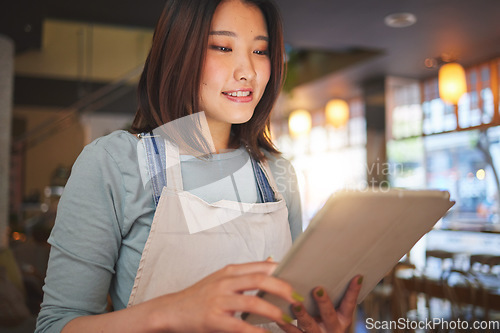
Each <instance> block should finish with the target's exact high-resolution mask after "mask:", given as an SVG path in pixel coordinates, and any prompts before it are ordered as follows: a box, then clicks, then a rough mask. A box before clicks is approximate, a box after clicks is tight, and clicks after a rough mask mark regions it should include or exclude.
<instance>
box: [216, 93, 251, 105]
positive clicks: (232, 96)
mask: <svg viewBox="0 0 500 333" xmlns="http://www.w3.org/2000/svg"><path fill="white" fill-rule="evenodd" d="M222 94H223V95H224V96H226V97H227V99H229V100H230V101H233V102H238V103H247V102H251V101H252V100H253V96H252V95H253V92H252V91H251V90H234V91H223V92H222Z"/></svg>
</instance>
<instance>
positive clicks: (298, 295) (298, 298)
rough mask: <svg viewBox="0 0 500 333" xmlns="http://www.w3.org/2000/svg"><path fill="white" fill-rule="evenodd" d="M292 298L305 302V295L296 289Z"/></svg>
mask: <svg viewBox="0 0 500 333" xmlns="http://www.w3.org/2000/svg"><path fill="white" fill-rule="evenodd" d="M292 298H293V299H294V300H296V301H297V302H304V297H302V296H300V294H299V293H297V292H296V291H293V292H292Z"/></svg>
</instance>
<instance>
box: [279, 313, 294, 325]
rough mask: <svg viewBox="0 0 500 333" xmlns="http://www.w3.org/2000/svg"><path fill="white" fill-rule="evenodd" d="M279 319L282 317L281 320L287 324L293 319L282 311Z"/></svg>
mask: <svg viewBox="0 0 500 333" xmlns="http://www.w3.org/2000/svg"><path fill="white" fill-rule="evenodd" d="M281 319H283V321H284V322H285V323H287V324H291V323H292V321H293V319H292V317H290V316H289V315H287V314H286V313H283V315H282V316H281Z"/></svg>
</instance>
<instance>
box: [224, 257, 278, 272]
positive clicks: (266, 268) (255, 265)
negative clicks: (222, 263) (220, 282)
mask: <svg viewBox="0 0 500 333" xmlns="http://www.w3.org/2000/svg"><path fill="white" fill-rule="evenodd" d="M268 259H269V258H268ZM277 266H278V263H276V262H274V261H271V260H266V261H258V262H250V263H246V264H233V265H227V266H226V267H224V268H223V269H221V270H219V271H218V273H219V274H221V275H244V274H251V273H262V274H266V275H271V274H272V273H273V272H274V270H275V269H276V267H277Z"/></svg>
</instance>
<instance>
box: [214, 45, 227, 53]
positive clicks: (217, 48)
mask: <svg viewBox="0 0 500 333" xmlns="http://www.w3.org/2000/svg"><path fill="white" fill-rule="evenodd" d="M210 49H212V50H216V51H221V52H231V51H232V49H231V48H229V47H224V46H217V45H210Z"/></svg>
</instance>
